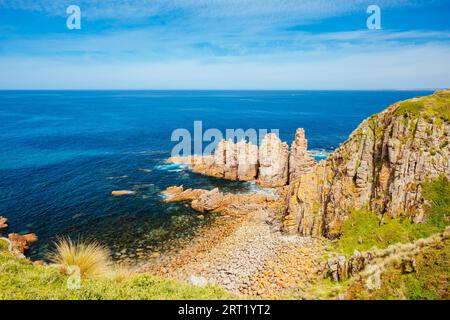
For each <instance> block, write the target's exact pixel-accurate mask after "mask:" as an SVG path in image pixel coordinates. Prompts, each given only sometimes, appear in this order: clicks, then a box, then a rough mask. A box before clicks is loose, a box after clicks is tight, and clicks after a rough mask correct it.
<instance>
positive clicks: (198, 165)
mask: <svg viewBox="0 0 450 320" xmlns="http://www.w3.org/2000/svg"><path fill="white" fill-rule="evenodd" d="M288 161H289V148H288V145H287V144H286V143H283V142H281V140H280V139H279V138H278V137H277V136H276V135H275V134H268V135H266V136H265V137H264V139H263V142H262V145H261V148H258V147H257V146H256V145H254V144H251V143H247V142H245V141H243V140H241V141H239V142H238V143H234V142H233V141H231V140H229V141H225V140H222V141H221V142H219V144H218V145H217V147H216V149H215V151H214V153H213V155H211V156H190V157H171V158H169V159H168V162H171V163H181V164H187V165H190V166H191V168H192V170H193V171H194V172H196V173H200V174H204V175H207V176H212V177H216V178H224V179H227V180H239V181H255V180H256V181H258V183H259V184H260V185H261V186H264V187H281V186H285V185H286V184H287V183H288Z"/></svg>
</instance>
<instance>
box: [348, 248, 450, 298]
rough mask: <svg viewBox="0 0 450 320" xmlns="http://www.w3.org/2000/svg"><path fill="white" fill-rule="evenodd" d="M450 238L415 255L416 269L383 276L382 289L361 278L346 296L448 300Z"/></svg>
mask: <svg viewBox="0 0 450 320" xmlns="http://www.w3.org/2000/svg"><path fill="white" fill-rule="evenodd" d="M449 258H450V246H449V243H448V241H447V242H446V243H445V245H443V246H442V247H435V248H432V249H429V250H427V251H426V252H423V253H421V254H419V255H418V256H417V257H415V258H414V260H415V261H416V268H417V271H416V272H413V273H406V274H403V273H402V272H401V270H399V269H394V268H390V269H389V270H386V271H385V272H384V273H383V274H382V276H381V279H382V283H383V285H382V286H381V289H379V290H374V291H369V290H367V289H366V288H365V286H364V285H363V283H362V282H361V281H356V282H354V283H352V284H351V285H350V286H349V287H348V289H347V290H346V294H345V297H346V299H365V300H368V299H420V300H448V299H450V291H449V281H450V276H449Z"/></svg>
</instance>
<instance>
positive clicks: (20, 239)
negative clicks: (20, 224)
mask: <svg viewBox="0 0 450 320" xmlns="http://www.w3.org/2000/svg"><path fill="white" fill-rule="evenodd" d="M8 239H9V241H10V242H11V247H12V252H13V253H15V254H17V255H19V256H23V254H24V253H25V251H26V250H28V248H29V246H30V245H31V244H32V243H33V242H35V241H37V236H36V235H35V234H34V233H29V234H25V235H20V234H18V233H10V234H9V235H8Z"/></svg>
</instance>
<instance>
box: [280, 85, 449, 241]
mask: <svg viewBox="0 0 450 320" xmlns="http://www.w3.org/2000/svg"><path fill="white" fill-rule="evenodd" d="M449 110H450V91H449V90H445V91H438V92H436V93H435V94H434V95H431V96H427V97H421V98H415V99H411V100H407V101H404V102H399V103H396V104H394V105H392V106H390V107H389V108H387V109H386V110H384V111H383V112H381V113H379V114H375V115H373V116H371V117H370V118H368V119H367V120H365V121H364V122H363V123H362V124H361V125H360V126H359V127H358V128H357V129H356V130H355V131H354V132H353V133H352V134H351V136H350V137H349V139H348V140H347V141H346V142H345V143H343V144H342V145H341V146H340V147H339V148H338V149H336V150H335V151H334V152H333V153H332V154H331V155H330V156H329V157H328V158H327V159H326V160H324V161H321V162H320V164H319V165H318V166H317V167H316V168H314V170H312V171H310V172H307V173H305V174H303V175H300V178H298V179H297V180H296V181H293V182H292V184H291V185H290V186H289V190H290V194H291V196H290V198H289V209H288V211H287V215H286V216H285V217H284V225H285V228H286V229H287V230H288V231H291V232H299V233H300V234H302V235H305V236H320V235H326V236H328V237H329V238H335V237H337V236H339V234H340V229H341V226H342V224H343V222H344V221H345V220H346V219H347V218H348V215H349V212H350V211H351V210H353V209H360V208H362V207H364V206H368V207H369V208H370V209H371V210H372V211H375V212H378V213H380V214H382V215H386V216H390V217H398V216H406V217H409V218H410V219H411V220H412V221H413V222H421V221H422V220H423V218H424V216H423V215H424V207H425V205H426V204H425V203H424V199H423V195H422V183H423V182H426V181H429V180H430V179H433V178H436V177H438V176H441V175H443V176H446V177H448V178H450V160H449V159H450V156H449V155H450V121H449V116H448V115H449V112H450V111H449Z"/></svg>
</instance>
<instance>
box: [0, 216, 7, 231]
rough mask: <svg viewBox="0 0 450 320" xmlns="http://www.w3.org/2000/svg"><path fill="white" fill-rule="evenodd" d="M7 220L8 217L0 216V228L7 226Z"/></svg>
mask: <svg viewBox="0 0 450 320" xmlns="http://www.w3.org/2000/svg"><path fill="white" fill-rule="evenodd" d="M7 221H8V219H6V218H5V217H2V216H0V229H5V228H8V224H7V223H6V222H7Z"/></svg>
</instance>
